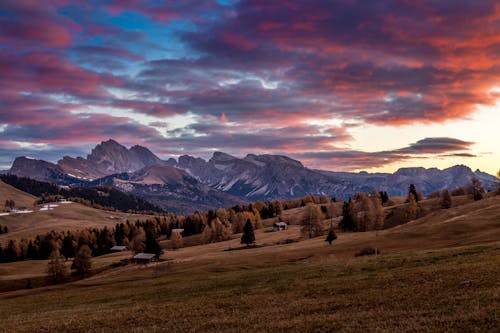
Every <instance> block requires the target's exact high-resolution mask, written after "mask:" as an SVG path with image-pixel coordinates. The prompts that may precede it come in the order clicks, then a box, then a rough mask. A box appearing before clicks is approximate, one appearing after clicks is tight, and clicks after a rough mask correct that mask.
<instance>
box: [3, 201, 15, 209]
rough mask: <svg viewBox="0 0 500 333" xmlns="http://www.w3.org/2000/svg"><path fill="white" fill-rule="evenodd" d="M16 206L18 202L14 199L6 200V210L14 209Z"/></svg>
mask: <svg viewBox="0 0 500 333" xmlns="http://www.w3.org/2000/svg"><path fill="white" fill-rule="evenodd" d="M14 207H16V203H15V202H14V200H12V199H7V200H5V209H6V210H12V209H14Z"/></svg>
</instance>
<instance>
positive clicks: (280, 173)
mask: <svg viewBox="0 0 500 333" xmlns="http://www.w3.org/2000/svg"><path fill="white" fill-rule="evenodd" d="M177 167H179V168H181V169H185V170H186V171H187V172H189V173H190V174H191V175H193V176H195V177H196V178H197V179H199V180H200V181H202V182H203V183H204V184H207V185H209V186H212V187H214V188H216V189H218V190H221V191H224V192H227V193H230V194H233V195H236V196H239V197H245V198H249V199H252V200H256V199H276V198H280V199H284V198H296V197H302V196H305V195H308V194H320V195H322V194H327V195H328V194H329V195H331V194H333V193H335V192H336V191H337V190H338V188H339V186H340V182H339V181H337V180H336V179H333V178H329V177H327V176H325V175H323V174H321V173H320V172H317V171H315V170H311V169H308V168H306V167H304V166H303V165H302V163H300V162H299V161H296V160H293V159H291V158H289V157H286V156H279V155H253V154H251V155H247V156H246V157H245V158H243V159H239V158H236V157H234V156H231V155H228V154H225V153H221V152H216V153H214V154H213V156H212V158H211V159H210V160H209V161H208V162H205V161H204V160H202V159H200V158H194V157H191V156H187V155H185V156H181V157H180V158H179V163H178V164H177Z"/></svg>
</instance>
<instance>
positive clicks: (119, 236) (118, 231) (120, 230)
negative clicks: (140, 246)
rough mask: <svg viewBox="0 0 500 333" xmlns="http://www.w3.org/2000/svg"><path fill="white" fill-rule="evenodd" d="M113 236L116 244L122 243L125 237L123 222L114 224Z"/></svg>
mask: <svg viewBox="0 0 500 333" xmlns="http://www.w3.org/2000/svg"><path fill="white" fill-rule="evenodd" d="M114 238H115V242H116V245H123V240H124V239H125V225H124V224H123V223H120V224H116V227H115V234H114Z"/></svg>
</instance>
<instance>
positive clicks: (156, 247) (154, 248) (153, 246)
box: [144, 228, 163, 256]
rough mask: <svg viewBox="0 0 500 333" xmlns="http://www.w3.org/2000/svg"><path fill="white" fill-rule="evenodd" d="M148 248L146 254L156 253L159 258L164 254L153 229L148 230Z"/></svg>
mask: <svg viewBox="0 0 500 333" xmlns="http://www.w3.org/2000/svg"><path fill="white" fill-rule="evenodd" d="M145 245H146V247H145V250H144V251H145V252H147V253H154V254H156V255H157V256H160V255H161V254H162V252H163V250H162V248H161V246H160V243H158V241H157V240H156V237H155V234H154V232H153V230H152V229H151V228H147V229H146V244H145Z"/></svg>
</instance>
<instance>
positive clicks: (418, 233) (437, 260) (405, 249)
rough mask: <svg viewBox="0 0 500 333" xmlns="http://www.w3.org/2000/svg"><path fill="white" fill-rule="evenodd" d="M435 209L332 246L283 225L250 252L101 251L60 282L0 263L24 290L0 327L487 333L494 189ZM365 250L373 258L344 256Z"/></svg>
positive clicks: (495, 244)
mask: <svg viewBox="0 0 500 333" xmlns="http://www.w3.org/2000/svg"><path fill="white" fill-rule="evenodd" d="M436 204H437V202H434V201H432V200H427V201H425V202H422V203H421V205H422V209H428V210H429V211H428V212H427V213H426V215H425V216H423V217H421V218H419V219H416V220H413V221H411V222H409V223H406V224H402V225H396V226H394V227H392V228H389V229H385V230H379V231H370V232H360V233H343V232H340V231H339V232H338V239H337V240H335V241H334V242H333V245H332V246H330V245H328V244H327V243H326V242H325V241H324V237H318V238H313V239H308V240H305V239H303V238H301V235H300V227H299V226H298V225H291V226H290V227H289V229H288V230H286V231H282V232H269V228H268V227H267V228H264V229H260V230H257V231H256V234H255V235H256V239H257V244H258V247H255V248H248V249H241V244H240V242H239V235H234V237H233V238H232V239H231V240H229V241H225V242H220V243H212V244H204V245H197V244H199V236H195V237H194V238H193V239H188V238H186V240H185V245H189V246H187V247H184V248H181V249H178V250H175V251H173V250H166V251H165V253H164V254H163V255H162V261H161V262H158V263H152V264H148V265H135V264H128V265H125V266H121V265H117V264H118V263H120V261H121V260H123V259H127V258H130V257H131V256H132V254H131V253H129V252H125V253H116V254H109V255H105V256H101V257H97V258H93V259H92V261H93V268H94V275H93V276H91V277H89V278H86V279H83V280H77V281H73V282H70V283H66V284H62V285H49V286H47V285H46V283H45V280H44V279H45V274H46V273H45V271H46V268H47V261H24V262H14V263H6V264H1V265H0V291H2V290H9V289H18V288H22V285H23V284H25V283H26V281H27V279H31V280H32V283H33V286H34V287H35V288H34V289H30V290H28V289H19V290H15V291H9V292H0V323H1V325H0V332H123V331H126V332H172V331H173V332H235V331H239V332H337V331H339V332H498V328H499V327H500V279H499V276H500V196H491V197H488V198H486V199H484V200H480V201H477V202H473V201H470V200H469V201H467V200H465V199H464V198H461V199H459V200H456V201H455V202H454V206H453V207H452V208H451V209H433V208H432V206H435V205H436ZM70 206H71V207H77V206H76V205H68V206H67V207H70ZM403 208H404V207H403V206H401V204H398V205H396V206H395V207H392V208H387V209H391V210H394V211H395V213H394V214H397V213H398V212H397V210H399V209H403ZM53 212H56V210H54V211H53ZM287 213H288V214H294V215H299V214H301V213H302V212H301V210H300V209H297V210H295V211H293V212H287ZM271 223H272V221H270V220H267V221H264V226H269V225H271ZM168 242H169V241H163V242H162V245H164V246H165V247H166V248H168V245H169V244H168ZM365 246H373V247H377V248H379V249H380V251H381V254H380V255H377V256H364V257H355V253H356V252H358V251H359V250H360V249H362V248H363V247H365ZM235 249H238V250H237V251H234V250H235ZM229 250H232V251H229ZM69 264H70V262H68V263H67V265H69Z"/></svg>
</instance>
